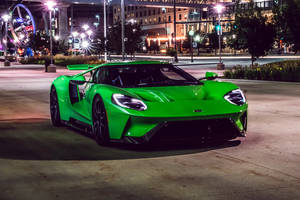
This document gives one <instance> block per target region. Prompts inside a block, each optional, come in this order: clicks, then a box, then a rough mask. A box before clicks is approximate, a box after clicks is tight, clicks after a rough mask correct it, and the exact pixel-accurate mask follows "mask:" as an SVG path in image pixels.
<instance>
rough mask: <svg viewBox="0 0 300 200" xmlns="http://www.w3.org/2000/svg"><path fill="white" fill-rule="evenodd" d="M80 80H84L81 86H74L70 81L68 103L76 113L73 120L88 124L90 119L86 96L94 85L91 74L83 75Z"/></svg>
mask: <svg viewBox="0 0 300 200" xmlns="http://www.w3.org/2000/svg"><path fill="white" fill-rule="evenodd" d="M82 79H83V80H85V82H84V83H82V84H76V83H75V84H74V83H72V81H70V84H69V85H70V86H69V91H70V101H71V105H72V109H73V111H74V112H75V113H76V115H75V118H76V119H77V120H80V121H83V122H90V121H91V117H90V113H89V110H88V108H89V103H90V102H89V99H88V98H87V95H86V94H87V93H88V91H89V90H90V88H91V87H92V86H93V85H94V84H95V83H94V82H93V80H92V79H93V72H88V73H86V74H83V77H82Z"/></svg>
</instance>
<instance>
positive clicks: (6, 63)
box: [1, 14, 11, 66]
mask: <svg viewBox="0 0 300 200" xmlns="http://www.w3.org/2000/svg"><path fill="white" fill-rule="evenodd" d="M1 18H2V20H3V21H4V22H5V35H4V38H3V41H2V43H3V44H4V66H10V62H9V60H7V43H8V41H7V24H8V21H9V20H10V19H11V16H10V15H8V14H4V15H2V17H1Z"/></svg>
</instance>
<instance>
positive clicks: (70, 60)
mask: <svg viewBox="0 0 300 200" xmlns="http://www.w3.org/2000/svg"><path fill="white" fill-rule="evenodd" d="M53 60H54V64H55V65H58V66H67V65H73V64H102V63H104V61H103V60H99V58H98V57H97V56H63V55H56V56H54V58H53ZM20 63H21V64H45V63H50V56H38V57H29V58H24V59H21V60H20Z"/></svg>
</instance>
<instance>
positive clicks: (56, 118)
mask: <svg viewBox="0 0 300 200" xmlns="http://www.w3.org/2000/svg"><path fill="white" fill-rule="evenodd" d="M50 114H51V122H52V124H53V126H60V125H61V119H60V113H59V105H58V98H57V93H56V89H55V87H54V86H52V88H51V92H50Z"/></svg>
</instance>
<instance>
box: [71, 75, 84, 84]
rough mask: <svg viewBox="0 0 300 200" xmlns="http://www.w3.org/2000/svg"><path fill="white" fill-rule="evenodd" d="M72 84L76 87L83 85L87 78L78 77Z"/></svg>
mask: <svg viewBox="0 0 300 200" xmlns="http://www.w3.org/2000/svg"><path fill="white" fill-rule="evenodd" d="M70 83H72V84H74V85H83V84H85V83H86V80H85V77H84V76H78V77H76V78H75V79H73V80H70Z"/></svg>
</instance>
